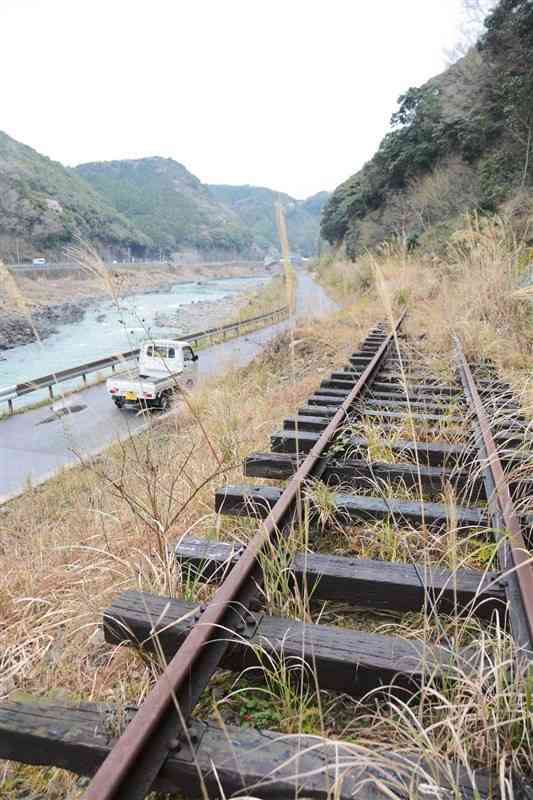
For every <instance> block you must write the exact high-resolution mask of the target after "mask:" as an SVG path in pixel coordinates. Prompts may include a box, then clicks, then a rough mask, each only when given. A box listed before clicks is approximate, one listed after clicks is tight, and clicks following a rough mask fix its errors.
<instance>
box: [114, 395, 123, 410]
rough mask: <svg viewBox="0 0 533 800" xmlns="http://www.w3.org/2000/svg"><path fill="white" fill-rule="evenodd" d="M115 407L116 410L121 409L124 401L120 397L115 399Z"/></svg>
mask: <svg viewBox="0 0 533 800" xmlns="http://www.w3.org/2000/svg"><path fill="white" fill-rule="evenodd" d="M115 405H116V407H117V408H122V406H123V405H124V400H122V399H121V398H120V397H115Z"/></svg>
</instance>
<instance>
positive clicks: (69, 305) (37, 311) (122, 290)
mask: <svg viewBox="0 0 533 800" xmlns="http://www.w3.org/2000/svg"><path fill="white" fill-rule="evenodd" d="M251 271H252V270H250V268H249V267H248V274H250V272H251ZM239 272H240V270H237V269H227V268H220V269H213V268H209V269H206V268H204V269H202V268H201V266H199V267H198V268H197V272H196V275H195V277H201V278H202V280H204V281H205V280H210V279H213V278H225V277H238V276H239ZM242 272H244V270H243V271H242ZM253 273H254V275H256V276H257V277H261V276H265V277H268V274H267V273H265V272H264V271H263V270H260V269H257V270H253ZM113 278H114V281H113V284H112V285H109V286H108V285H105V286H104V285H102V282H101V281H100V282H97V281H95V280H91V279H90V278H88V279H83V280H80V279H79V278H62V279H55V280H53V279H48V278H40V279H28V278H24V279H19V280H17V285H16V286H15V285H13V284H12V285H8V284H7V282H6V284H5V285H2V281H0V352H1V351H5V350H8V349H10V348H12V347H18V346H19V345H23V344H28V343H30V342H34V341H35V340H36V339H40V340H43V339H46V338H47V337H48V336H51V335H52V334H53V333H56V332H57V326H58V325H61V324H65V323H75V322H80V321H81V320H82V319H83V318H84V315H85V312H86V311H87V309H88V308H95V307H96V308H98V304H99V303H101V302H102V300H105V301H106V302H109V300H110V299H111V296H112V295H113V294H115V293H116V297H117V298H118V297H120V298H124V297H127V296H131V295H139V294H153V293H167V292H169V291H170V289H171V288H172V287H173V286H175V285H176V283H179V282H181V281H184V280H185V281H186V280H187V278H189V276H188V275H187V276H185V275H180V276H179V277H178V276H176V275H175V274H172V275H169V273H168V272H164V271H161V272H154V271H152V272H148V273H134V274H133V273H131V272H124V273H117V274H116V275H114V276H113ZM59 298H61V299H59ZM233 302H234V300H231V299H228V300H219V301H217V302H209V301H200V302H196V303H192V304H191V305H190V306H183V307H182V308H181V309H180V313H179V318H178V319H176V318H173V319H169V318H166V319H165V318H163V319H162V322H161V324H162V325H163V326H165V327H174V328H176V327H179V329H180V330H182V331H183V332H185V331H192V330H197V329H205V328H208V327H212V326H214V325H217V324H219V323H220V322H222V321H223V320H224V319H225V318H227V316H228V313H229V312H230V309H231V307H232V304H233ZM102 321H104V318H103V319H102ZM0 358H1V356H0Z"/></svg>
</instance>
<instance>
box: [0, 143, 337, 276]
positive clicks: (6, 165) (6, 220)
mask: <svg viewBox="0 0 533 800" xmlns="http://www.w3.org/2000/svg"><path fill="white" fill-rule="evenodd" d="M327 197H328V194H327V193H326V192H321V193H319V194H317V195H314V196H313V197H310V198H308V199H307V200H302V201H299V200H295V199H294V198H292V197H289V195H286V194H280V193H279V192H274V191H272V190H270V189H266V188H261V187H256V186H210V187H208V186H207V185H205V184H203V183H202V182H201V181H200V180H199V179H198V178H197V177H196V176H194V175H192V174H191V173H190V172H189V171H188V170H187V169H186V168H185V167H184V166H183V165H182V164H180V163H178V162H177V161H174V160H173V159H171V158H159V157H154V158H140V159H135V160H123V161H107V162H95V163H91V164H81V165H80V166H78V167H76V168H75V169H68V168H66V167H63V166H62V165H61V164H59V163H58V162H55V161H51V160H50V159H49V158H47V157H46V156H43V155H41V154H40V153H37V152H36V151H35V150H32V149H31V148H30V147H27V146H26V145H24V144H21V143H20V142H17V141H15V140H14V139H11V138H10V137H9V136H7V135H6V134H4V133H1V132H0V259H3V260H4V261H6V262H21V261H22V262H23V261H28V260H30V259H31V258H32V257H33V256H37V255H39V256H42V255H45V256H47V257H48V258H50V259H51V260H58V259H59V260H61V259H64V258H65V257H67V256H66V249H67V248H68V247H69V246H70V245H72V244H75V243H77V242H79V241H80V240H81V241H83V242H87V243H89V244H91V245H94V246H96V247H97V249H99V250H100V251H101V252H103V254H104V255H106V256H108V257H109V256H112V257H117V258H126V257H129V256H131V255H133V256H135V257H137V258H150V257H156V258H158V259H159V258H160V257H165V258H173V257H176V256H178V257H179V256H180V255H183V254H187V255H190V256H192V257H194V258H198V257H199V258H207V259H209V258H222V259H224V258H233V257H238V258H250V257H251V258H262V257H263V256H265V255H268V254H270V253H272V252H278V251H279V240H278V232H277V227H276V219H275V203H276V202H281V204H282V206H283V208H284V210H285V215H286V220H287V227H288V233H289V243H290V247H291V251H292V252H293V253H295V254H301V255H312V254H314V253H315V252H316V249H317V243H318V237H319V229H320V212H321V209H322V206H323V204H324V202H325V201H326V199H327Z"/></svg>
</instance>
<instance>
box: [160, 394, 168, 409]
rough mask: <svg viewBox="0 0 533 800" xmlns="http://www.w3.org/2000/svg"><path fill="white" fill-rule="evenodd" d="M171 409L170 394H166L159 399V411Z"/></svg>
mask: <svg viewBox="0 0 533 800" xmlns="http://www.w3.org/2000/svg"><path fill="white" fill-rule="evenodd" d="M169 408H170V395H169V394H168V392H165V393H164V394H162V395H161V397H160V398H159V410H160V411H168V409H169Z"/></svg>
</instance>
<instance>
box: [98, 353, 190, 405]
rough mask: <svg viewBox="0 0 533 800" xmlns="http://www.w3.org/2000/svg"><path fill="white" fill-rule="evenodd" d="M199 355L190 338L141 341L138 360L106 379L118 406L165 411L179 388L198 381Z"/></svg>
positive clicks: (186, 388) (110, 392)
mask: <svg viewBox="0 0 533 800" xmlns="http://www.w3.org/2000/svg"><path fill="white" fill-rule="evenodd" d="M197 361H198V356H197V355H196V354H195V353H194V352H193V350H192V347H191V346H190V344H189V343H188V342H180V341H179V340H176V339H153V340H148V341H145V342H143V343H142V345H141V347H140V353H139V364H138V366H137V367H135V368H133V369H127V370H124V371H123V372H120V373H118V374H117V375H113V376H112V377H111V378H108V379H107V383H106V387H107V391H108V392H109V394H110V395H111V397H112V399H113V400H114V402H115V405H116V406H117V408H139V407H141V408H158V409H160V410H161V411H166V410H167V409H168V407H169V405H170V399H171V396H172V394H173V392H175V391H176V390H177V389H185V390H188V391H190V390H191V389H192V388H193V387H194V385H195V383H196V381H197V372H198V370H197Z"/></svg>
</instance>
